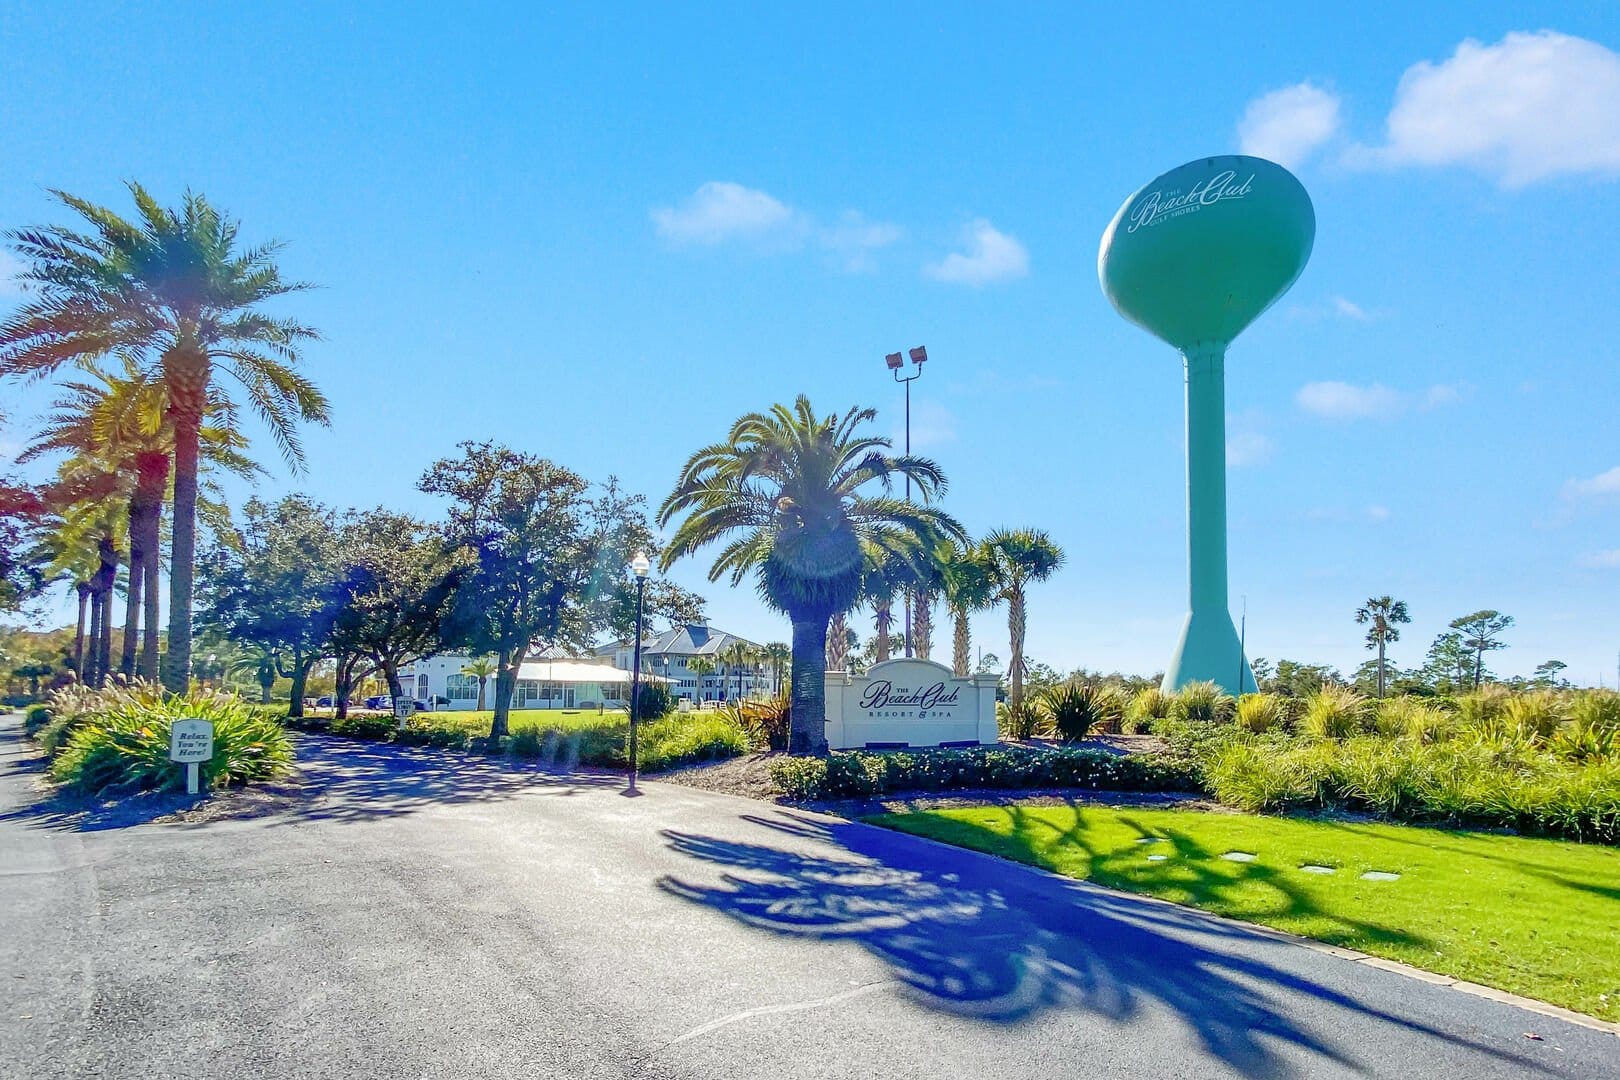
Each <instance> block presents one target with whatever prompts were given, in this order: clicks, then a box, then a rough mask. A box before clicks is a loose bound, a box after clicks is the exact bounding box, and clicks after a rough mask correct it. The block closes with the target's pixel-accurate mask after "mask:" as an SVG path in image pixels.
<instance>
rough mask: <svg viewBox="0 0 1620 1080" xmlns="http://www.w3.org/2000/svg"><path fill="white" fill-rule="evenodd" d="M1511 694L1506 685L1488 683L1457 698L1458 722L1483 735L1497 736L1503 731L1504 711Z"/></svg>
mask: <svg viewBox="0 0 1620 1080" xmlns="http://www.w3.org/2000/svg"><path fill="white" fill-rule="evenodd" d="M1510 696H1511V694H1510V693H1509V692H1508V690H1507V688H1506V687H1502V686H1493V685H1490V684H1487V685H1485V686H1483V687H1481V688H1480V689H1478V690H1475V691H1472V692H1470V693H1467V694H1459V695H1458V696H1457V698H1456V706H1457V722H1458V724H1459V725H1460V726H1461V727H1464V728H1467V729H1468V730H1470V731H1473V732H1477V733H1479V734H1481V735H1491V736H1497V735H1501V734H1502V733H1503V723H1502V719H1503V713H1505V712H1506V711H1507V702H1508V698H1509V697H1510Z"/></svg>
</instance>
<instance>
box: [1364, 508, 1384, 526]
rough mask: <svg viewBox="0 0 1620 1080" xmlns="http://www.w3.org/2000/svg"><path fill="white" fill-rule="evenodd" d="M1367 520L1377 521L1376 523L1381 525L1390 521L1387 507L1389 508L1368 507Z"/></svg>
mask: <svg viewBox="0 0 1620 1080" xmlns="http://www.w3.org/2000/svg"><path fill="white" fill-rule="evenodd" d="M1367 520H1368V521H1375V522H1379V523H1382V522H1385V521H1388V520H1389V507H1387V506H1369V507H1367Z"/></svg>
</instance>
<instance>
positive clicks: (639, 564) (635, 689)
mask: <svg viewBox="0 0 1620 1080" xmlns="http://www.w3.org/2000/svg"><path fill="white" fill-rule="evenodd" d="M630 569H632V570H634V571H635V572H636V648H635V659H634V660H633V661H632V662H631V664H630V787H629V788H628V789H627V790H626V791H625V794H626V795H636V794H639V792H637V791H636V750H637V747H636V721H637V720H638V719H639V718H640V717H639V715H638V714H639V713H640V712H641V616H642V610H643V607H644V605H645V602H646V599H647V571H649V570H651V569H652V563H651V562H649V561H648V560H647V554H646V552H643V551H638V552H636V557H635V558H634V559H631V560H630Z"/></svg>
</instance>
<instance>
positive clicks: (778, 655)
mask: <svg viewBox="0 0 1620 1080" xmlns="http://www.w3.org/2000/svg"><path fill="white" fill-rule="evenodd" d="M763 655H764V659H765V662H766V663H767V664H769V665H771V685H772V686H774V687H776V692H777V693H778V694H780V693H781V692H782V672H783V670H784V669H785V665H786V664H787V662H788V661H789V660H791V659H793V650H792V649H790V648H789V647H788V644H787V642H785V641H773V642H770V643H769V644H767V645H766V646H765V648H764V650H763Z"/></svg>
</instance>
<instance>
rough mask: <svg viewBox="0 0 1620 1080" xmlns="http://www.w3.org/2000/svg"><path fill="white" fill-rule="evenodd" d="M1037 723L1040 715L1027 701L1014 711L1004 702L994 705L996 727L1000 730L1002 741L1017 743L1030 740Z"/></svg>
mask: <svg viewBox="0 0 1620 1080" xmlns="http://www.w3.org/2000/svg"><path fill="white" fill-rule="evenodd" d="M1038 723H1040V715H1039V714H1038V713H1036V712H1035V710H1034V709H1033V708H1031V707H1030V703H1029V702H1027V701H1025V702H1023V703H1021V704H1020V705H1019V706H1018V708H1016V709H1014V708H1013V707H1012V706H1011V705H1009V704H1007V703H1006V702H1004V701H998V702H997V703H996V727H997V728H999V729H1000V731H1001V737H1002V738H1003V739H1007V740H1010V741H1014V742H1017V741H1021V740H1023V739H1028V738H1032V737H1033V736H1034V735H1035V728H1036V725H1037V724H1038Z"/></svg>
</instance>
